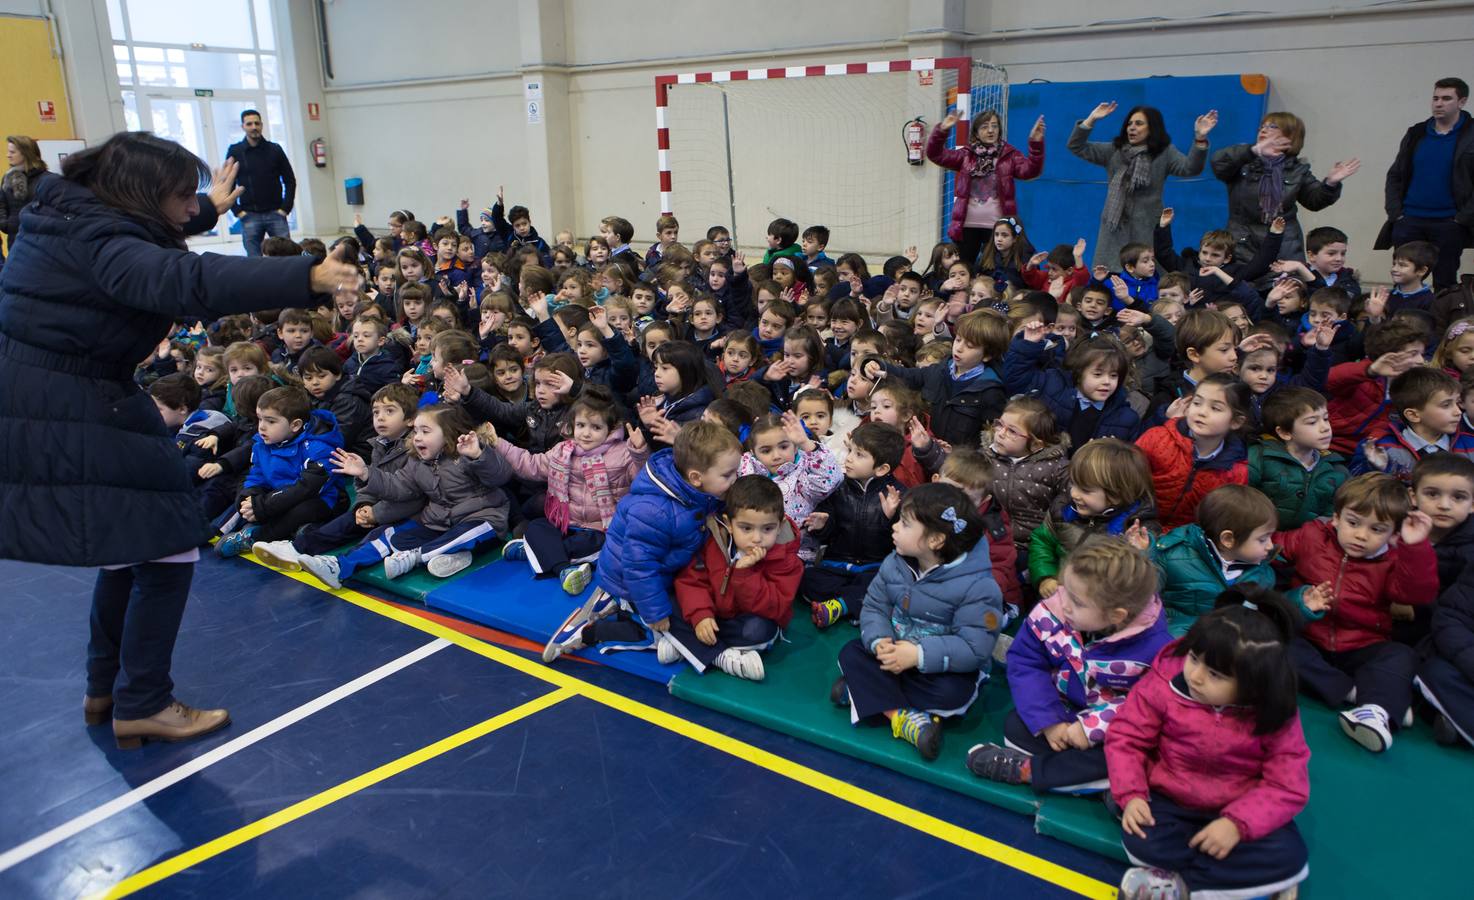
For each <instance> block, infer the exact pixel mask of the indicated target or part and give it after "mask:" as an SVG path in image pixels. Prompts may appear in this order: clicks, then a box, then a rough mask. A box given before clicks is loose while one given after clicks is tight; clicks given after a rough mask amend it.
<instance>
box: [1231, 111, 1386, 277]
mask: <svg viewBox="0 0 1474 900" xmlns="http://www.w3.org/2000/svg"><path fill="white" fill-rule="evenodd" d="M1304 146H1305V123H1304V122H1302V121H1300V117H1299V116H1296V115H1294V114H1292V113H1287V112H1272V113H1270V114H1269V115H1267V116H1265V117H1264V121H1262V122H1260V123H1259V132H1258V134H1257V135H1255V138H1254V143H1252V144H1231V145H1230V146H1227V147H1224V148H1223V149H1221V150H1219V151H1218V152H1217V153H1214V154H1213V174H1214V175H1217V176H1218V180H1219V181H1222V182H1223V183H1224V184H1225V185H1226V186H1227V187H1228V230H1229V233H1230V234H1232V235H1233V239H1234V241H1235V245H1234V251H1233V255H1234V259H1235V260H1237V261H1239V262H1248V261H1249V260H1250V259H1253V258H1254V254H1255V253H1257V252H1258V251H1259V245H1260V243H1262V242H1263V241H1264V236H1265V235H1266V234H1268V233H1269V225H1270V223H1271V222H1273V221H1274V220H1275V219H1276V218H1278V217H1281V216H1282V217H1284V220H1285V236H1284V238H1283V239H1282V241H1283V243H1281V244H1280V254H1279V255H1280V259H1304V258H1305V235H1304V233H1303V232H1302V231H1301V230H1300V220H1299V217H1298V216H1297V215H1296V212H1297V210H1298V208H1299V207H1302V206H1303V207H1305V208H1306V209H1308V210H1311V211H1315V210H1322V209H1325V208H1326V207H1328V206H1330V205H1331V204H1332V203H1335V202H1336V201H1337V200H1339V199H1341V182H1342V181H1345V180H1346V179H1347V178H1350V177H1351V176H1352V175H1355V174H1356V170H1357V169H1359V168H1361V160H1358V159H1348V160H1346V161H1344V162H1337V163H1336V164H1335V165H1333V166H1331V170H1330V171H1329V172H1327V173H1326V177H1325V178H1317V177H1316V176H1315V174H1314V173H1312V172H1311V171H1310V164H1309V163H1307V162H1305V161H1304V160H1302V159H1301V158H1300V151H1301V150H1303V149H1304Z"/></svg>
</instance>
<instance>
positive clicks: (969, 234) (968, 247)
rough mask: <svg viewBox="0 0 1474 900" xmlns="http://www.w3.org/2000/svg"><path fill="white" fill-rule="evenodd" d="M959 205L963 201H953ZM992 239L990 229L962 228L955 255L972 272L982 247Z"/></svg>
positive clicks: (975, 267) (976, 267)
mask: <svg viewBox="0 0 1474 900" xmlns="http://www.w3.org/2000/svg"><path fill="white" fill-rule="evenodd" d="M954 202H957V203H961V202H964V201H960V200H958V201H954ZM992 239H993V229H991V228H964V229H962V239H961V240H959V241H958V242H957V253H958V255H959V256H961V257H962V261H963V262H965V263H967V267H968V268H969V269H971V270H972V271H974V272H976V271H977V270H978V254H980V253H982V252H983V245H984V244H986V243H987V242H989V241H991V240H992Z"/></svg>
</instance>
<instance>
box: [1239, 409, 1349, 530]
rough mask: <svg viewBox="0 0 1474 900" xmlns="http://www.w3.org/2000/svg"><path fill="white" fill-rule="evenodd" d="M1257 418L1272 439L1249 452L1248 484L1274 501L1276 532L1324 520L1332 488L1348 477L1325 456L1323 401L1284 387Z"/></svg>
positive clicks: (1327, 436)
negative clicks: (1278, 525) (1279, 529)
mask: <svg viewBox="0 0 1474 900" xmlns="http://www.w3.org/2000/svg"><path fill="white" fill-rule="evenodd" d="M1261 417H1262V421H1263V423H1264V431H1265V432H1266V433H1267V434H1272V435H1274V437H1273V438H1266V439H1265V440H1264V441H1263V442H1262V443H1259V444H1255V445H1254V446H1252V447H1250V448H1249V484H1251V485H1253V486H1254V487H1256V488H1258V489H1259V490H1261V491H1263V492H1264V494H1265V495H1266V496H1267V497H1269V499H1270V500H1272V501H1273V502H1274V507H1275V509H1276V510H1277V511H1278V512H1279V520H1280V527H1281V528H1284V529H1286V530H1288V529H1291V528H1299V527H1300V526H1301V525H1304V524H1305V523H1306V522H1309V521H1310V520H1312V519H1318V518H1321V517H1322V516H1329V515H1330V514H1331V506H1332V499H1333V498H1334V497H1335V496H1336V488H1338V487H1340V486H1341V485H1342V483H1343V482H1345V481H1346V479H1347V478H1348V477H1350V476H1349V475H1348V474H1347V471H1346V465H1345V460H1343V459H1342V458H1341V457H1340V456H1338V455H1336V454H1334V453H1331V452H1330V447H1331V417H1330V413H1329V412H1327V410H1326V398H1325V397H1322V396H1321V395H1320V394H1318V393H1316V392H1315V391H1312V390H1311V389H1310V388H1302V387H1287V388H1284V389H1282V390H1279V391H1277V392H1275V393H1274V394H1272V395H1270V397H1269V399H1268V400H1265V401H1264V408H1263V410H1262V413H1261Z"/></svg>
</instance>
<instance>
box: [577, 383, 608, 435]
mask: <svg viewBox="0 0 1474 900" xmlns="http://www.w3.org/2000/svg"><path fill="white" fill-rule="evenodd" d="M580 411H582V412H585V413H587V414H588V415H590V416H592V417H593V418H595V419H598V420H600V421H601V422H603V423H604V424H605V425H606V426H607V427H608V428H609V430H610V431H613V430H614V429H615V428H616V427H618V425H619V423H620V421H621V419H622V416H621V415H620V413H619V407H617V406H615V405H614V394H612V393H611V392H610V391H609V388H607V387H605V386H604V385H602V384H586V385H584V386H583V390H581V391H579V392H578V399H577V400H574V401H573V404H572V405H571V406H570V407H569V408H568V416H567V418H565V419H564V420H563V423H564V425H563V427H564V430H565V431H567V433H568V434H570V435H572V434H573V420H574V419H575V418H577V417H578V414H579V412H580Z"/></svg>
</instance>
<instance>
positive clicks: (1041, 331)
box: [913, 319, 1049, 421]
mask: <svg viewBox="0 0 1474 900" xmlns="http://www.w3.org/2000/svg"><path fill="white" fill-rule="evenodd" d="M1047 334H1049V326H1048V325H1047V324H1045V323H1044V322H1041V321H1040V320H1038V319H1033V320H1030V321H1028V322H1025V323H1024V340H1026V341H1029V342H1030V343H1035V344H1038V343H1042V342H1043V341H1044V337H1045V335H1047ZM913 421H915V420H914V419H913Z"/></svg>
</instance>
